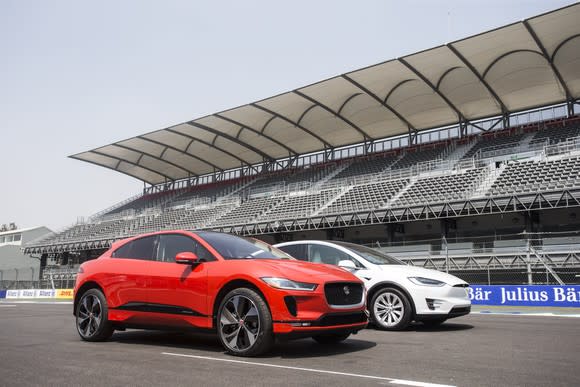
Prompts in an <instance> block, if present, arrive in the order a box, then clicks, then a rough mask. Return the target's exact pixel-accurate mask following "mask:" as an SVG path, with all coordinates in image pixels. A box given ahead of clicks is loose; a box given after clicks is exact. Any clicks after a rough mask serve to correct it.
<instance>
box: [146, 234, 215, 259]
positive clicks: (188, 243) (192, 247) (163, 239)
mask: <svg viewBox="0 0 580 387" xmlns="http://www.w3.org/2000/svg"><path fill="white" fill-rule="evenodd" d="M159 238H160V240H159V253H158V255H157V260H158V261H161V262H175V256H176V255H177V254H178V253H183V252H186V251H188V252H191V253H194V254H196V255H197V257H198V258H199V259H201V260H203V261H205V262H211V261H215V258H214V256H213V255H212V254H211V253H210V252H209V251H208V250H207V249H206V248H205V247H203V246H202V245H201V244H200V243H199V242H197V241H196V240H194V239H192V238H190V237H188V236H186V235H179V234H166V235H160V237H159Z"/></svg>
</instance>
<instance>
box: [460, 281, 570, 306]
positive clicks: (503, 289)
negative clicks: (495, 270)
mask: <svg viewBox="0 0 580 387" xmlns="http://www.w3.org/2000/svg"><path fill="white" fill-rule="evenodd" d="M468 290H469V298H470V299H471V303H472V304H473V305H499V306H501V305H504V306H546V307H568V308H578V307H580V286H578V285H567V286H554V285H471V286H470V287H469V289H468Z"/></svg>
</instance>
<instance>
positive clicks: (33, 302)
mask: <svg viewBox="0 0 580 387" xmlns="http://www.w3.org/2000/svg"><path fill="white" fill-rule="evenodd" d="M5 302H9V303H11V304H47V305H60V304H62V305H72V303H73V302H72V301H0V304H3V303H5ZM13 306H14V305H13Z"/></svg>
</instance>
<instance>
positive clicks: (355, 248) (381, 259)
mask: <svg viewBox="0 0 580 387" xmlns="http://www.w3.org/2000/svg"><path fill="white" fill-rule="evenodd" d="M333 243H336V244H337V245H339V246H342V247H344V248H347V249H349V250H350V251H352V252H354V253H356V254H358V255H360V256H361V257H363V258H364V259H366V260H367V261H369V262H370V263H374V264H375V265H405V262H403V261H401V260H399V259H397V258H395V257H391V256H390V255H387V254H385V253H381V252H380V251H377V250H375V249H371V248H370V247H366V246H361V245H355V244H354V243H347V242H337V241H333Z"/></svg>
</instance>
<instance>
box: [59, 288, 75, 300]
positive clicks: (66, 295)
mask: <svg viewBox="0 0 580 387" xmlns="http://www.w3.org/2000/svg"><path fill="white" fill-rule="evenodd" d="M56 298H59V299H66V300H72V299H73V289H56Z"/></svg>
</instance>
